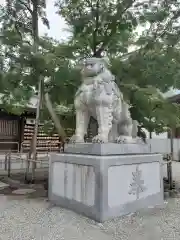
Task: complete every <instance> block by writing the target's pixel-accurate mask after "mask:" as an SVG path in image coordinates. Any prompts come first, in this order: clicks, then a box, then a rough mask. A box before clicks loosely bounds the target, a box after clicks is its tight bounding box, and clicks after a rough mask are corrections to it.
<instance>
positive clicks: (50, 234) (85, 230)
mask: <svg viewBox="0 0 180 240" xmlns="http://www.w3.org/2000/svg"><path fill="white" fill-rule="evenodd" d="M164 167H165V166H164ZM164 170H166V169H164ZM173 177H174V179H175V180H176V181H177V182H178V183H180V163H173ZM179 186H180V185H179ZM21 239H22V240H35V239H36V240H56V239H57V240H61V239H62V240H71V239H73V240H76V239H77V240H100V239H103V240H116V239H117V240H121V239H122V240H152V239H153V240H172V239H174V240H180V198H169V199H168V203H166V204H165V208H164V209H148V210H146V211H141V212H138V213H136V214H132V215H129V216H125V217H121V218H117V219H114V220H112V221H108V222H105V223H103V224H100V223H96V222H94V221H93V220H90V219H88V218H86V217H83V216H80V215H78V214H76V213H73V212H71V211H69V210H65V209H62V208H59V207H53V206H50V204H49V203H48V202H47V200H45V199H43V198H37V199H29V198H26V197H25V196H12V195H10V196H4V195H0V240H21Z"/></svg>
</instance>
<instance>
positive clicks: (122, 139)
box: [116, 136, 135, 144]
mask: <svg viewBox="0 0 180 240" xmlns="http://www.w3.org/2000/svg"><path fill="white" fill-rule="evenodd" d="M116 142H117V143H120V144H121V143H135V140H134V139H133V138H132V137H131V136H119V137H118V138H117V139H116Z"/></svg>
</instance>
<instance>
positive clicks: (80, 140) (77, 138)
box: [69, 134, 84, 143]
mask: <svg viewBox="0 0 180 240" xmlns="http://www.w3.org/2000/svg"><path fill="white" fill-rule="evenodd" d="M69 142H70V143H83V142H84V137H82V136H79V135H76V134H74V135H73V136H72V137H71V138H70V140H69Z"/></svg>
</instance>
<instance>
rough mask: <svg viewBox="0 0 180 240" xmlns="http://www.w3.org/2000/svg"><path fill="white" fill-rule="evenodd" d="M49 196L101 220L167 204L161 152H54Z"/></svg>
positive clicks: (52, 200)
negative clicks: (105, 154)
mask: <svg viewBox="0 0 180 240" xmlns="http://www.w3.org/2000/svg"><path fill="white" fill-rule="evenodd" d="M50 158H51V161H50V167H49V168H50V169H49V200H50V202H52V203H54V204H57V205H59V206H61V207H65V208H68V209H71V210H74V211H75V212H77V213H81V214H84V215H86V216H88V217H90V218H92V219H94V220H96V221H98V222H103V221H105V220H108V219H111V218H114V217H118V216H122V215H125V214H128V213H133V212H135V211H137V210H139V209H141V208H148V207H155V206H159V207H163V204H164V199H163V197H164V194H163V176H162V171H161V170H162V169H161V161H162V156H161V155H160V154H144V155H118V156H93V155H83V154H66V153H60V154H51V157H50Z"/></svg>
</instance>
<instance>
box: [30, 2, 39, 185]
mask: <svg viewBox="0 0 180 240" xmlns="http://www.w3.org/2000/svg"><path fill="white" fill-rule="evenodd" d="M38 2H39V1H38V0H33V1H32V3H33V12H32V28H33V41H34V43H33V47H34V49H33V51H34V55H36V54H37V53H38V45H39V29H38ZM34 70H35V74H36V77H37V82H39V84H38V103H37V108H36V120H35V126H34V135H33V141H32V155H33V160H34V161H33V163H32V181H34V178H35V168H36V162H35V161H36V159H37V149H36V147H37V135H38V126H39V117H40V107H41V101H42V76H38V75H37V71H36V69H34ZM30 158H31V153H30Z"/></svg>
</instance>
